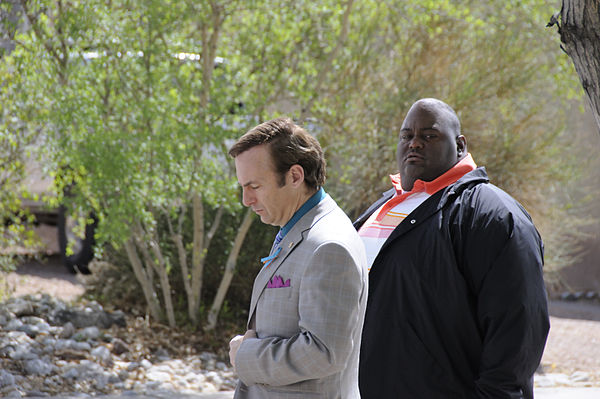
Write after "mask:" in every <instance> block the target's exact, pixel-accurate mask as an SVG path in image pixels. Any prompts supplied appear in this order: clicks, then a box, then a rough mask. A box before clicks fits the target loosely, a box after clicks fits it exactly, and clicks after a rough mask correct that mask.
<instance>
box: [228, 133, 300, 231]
mask: <svg viewBox="0 0 600 399" xmlns="http://www.w3.org/2000/svg"><path fill="white" fill-rule="evenodd" d="M235 170H236V174H237V178H238V183H239V184H240V186H242V203H243V204H244V206H248V207H251V208H252V210H253V211H254V212H255V213H256V214H257V215H259V216H260V220H261V221H262V222H263V223H265V224H271V225H273V226H279V227H283V226H284V225H285V224H286V223H287V222H288V221H289V220H290V218H291V217H292V215H293V214H294V212H295V210H296V209H295V208H294V206H295V202H294V198H295V196H294V188H293V187H292V186H291V185H290V184H288V176H287V174H286V176H285V177H286V181H285V184H284V185H283V186H279V181H280V180H279V176H278V175H277V173H276V172H275V166H274V165H273V160H272V158H271V153H270V151H269V148H268V147H267V144H262V145H258V146H256V147H252V148H250V149H249V150H247V151H244V152H242V153H241V154H239V155H238V156H237V157H235Z"/></svg>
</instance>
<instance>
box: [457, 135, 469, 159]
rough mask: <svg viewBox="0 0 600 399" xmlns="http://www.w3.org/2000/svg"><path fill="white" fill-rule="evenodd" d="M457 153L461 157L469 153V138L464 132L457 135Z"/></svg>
mask: <svg viewBox="0 0 600 399" xmlns="http://www.w3.org/2000/svg"><path fill="white" fill-rule="evenodd" d="M456 153H457V154H458V158H459V159H462V158H463V157H465V156H466V155H467V138H466V137H465V136H463V135H462V134H461V135H459V136H457V137H456Z"/></svg>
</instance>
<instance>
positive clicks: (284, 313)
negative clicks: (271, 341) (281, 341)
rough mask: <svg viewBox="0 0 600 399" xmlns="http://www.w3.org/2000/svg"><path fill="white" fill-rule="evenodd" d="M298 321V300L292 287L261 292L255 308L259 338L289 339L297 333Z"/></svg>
mask: <svg viewBox="0 0 600 399" xmlns="http://www.w3.org/2000/svg"><path fill="white" fill-rule="evenodd" d="M298 320H299V315H298V298H297V295H296V293H295V292H294V287H281V288H267V289H265V290H264V291H263V293H262V295H261V297H260V299H259V300H258V303H257V306H256V329H257V331H258V332H259V337H262V336H278V337H290V336H292V335H293V334H295V333H296V332H297V331H298ZM261 333H262V334H261Z"/></svg>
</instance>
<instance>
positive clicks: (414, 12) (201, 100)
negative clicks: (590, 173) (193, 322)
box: [0, 0, 579, 314]
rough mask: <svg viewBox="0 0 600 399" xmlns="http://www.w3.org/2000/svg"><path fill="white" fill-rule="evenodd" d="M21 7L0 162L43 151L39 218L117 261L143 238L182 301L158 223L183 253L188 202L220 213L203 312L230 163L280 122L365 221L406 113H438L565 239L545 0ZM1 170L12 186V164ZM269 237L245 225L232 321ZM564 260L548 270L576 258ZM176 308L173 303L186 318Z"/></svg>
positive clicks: (35, 0)
mask: <svg viewBox="0 0 600 399" xmlns="http://www.w3.org/2000/svg"><path fill="white" fill-rule="evenodd" d="M22 3H23V5H24V6H25V7H24V9H23V16H24V17H26V19H27V20H28V21H29V28H28V29H26V30H22V31H18V30H16V28H15V26H17V25H18V24H13V25H10V26H8V25H7V26H6V27H5V28H3V32H7V33H6V34H7V35H8V34H9V35H8V36H9V37H10V38H12V39H11V40H14V42H15V43H17V45H16V47H15V49H14V51H12V52H11V53H10V54H6V53H4V52H3V53H1V54H0V56H1V57H2V58H1V61H0V89H1V92H0V106H1V107H2V114H1V118H2V119H0V128H1V131H2V132H3V133H2V134H3V136H2V140H3V141H2V146H6V148H18V149H19V150H16V153H17V154H24V152H22V149H23V148H31V149H32V151H34V150H37V149H39V148H43V149H44V150H45V151H44V154H43V156H41V155H38V154H37V153H32V156H33V157H35V159H39V160H40V161H43V162H42V164H43V166H44V171H45V173H46V174H47V175H49V176H50V177H52V178H53V181H54V186H53V188H52V192H51V193H50V194H51V195H49V196H48V198H46V200H47V201H48V202H49V204H50V205H51V206H57V205H58V204H65V205H66V206H67V207H68V208H69V210H70V212H71V213H73V214H78V215H83V216H82V217H86V216H85V215H87V212H89V211H90V210H94V211H95V213H96V215H97V216H98V217H99V219H100V224H99V230H98V233H97V239H98V242H99V243H100V244H101V245H102V244H104V243H106V244H109V245H108V246H107V248H120V247H121V246H122V245H123V243H124V242H126V241H127V240H128V239H130V238H131V237H132V236H133V235H134V229H135V228H136V226H138V225H141V226H143V228H144V229H145V231H146V232H147V233H148V234H149V236H154V237H158V238H160V239H159V246H160V249H161V250H162V252H163V253H164V255H165V259H166V267H167V270H168V273H169V278H170V279H171V280H172V281H173V285H172V287H171V288H172V291H173V292H177V293H180V292H183V291H184V290H183V289H182V288H181V286H180V284H181V283H180V282H181V279H182V277H183V276H182V271H181V265H180V264H179V259H178V256H177V253H176V249H175V245H174V244H173V243H172V242H171V241H170V240H169V238H168V237H169V222H171V224H172V226H176V225H177V224H178V223H180V222H181V223H182V226H185V228H184V229H183V231H184V233H185V234H184V235H185V237H184V238H185V239H184V242H185V243H186V251H187V253H188V255H189V254H190V253H191V252H192V249H193V245H192V244H193V243H192V241H193V236H192V231H191V230H192V229H193V223H192V222H191V217H190V213H191V211H190V204H191V202H192V200H191V199H192V197H193V194H194V193H199V194H200V195H201V200H202V203H203V205H204V206H205V208H206V209H207V210H206V212H205V215H204V220H203V223H204V227H205V229H206V230H208V229H209V227H210V226H212V224H213V223H214V221H215V218H216V214H217V209H219V208H220V207H224V209H225V210H226V212H225V215H224V216H223V218H224V219H223V221H224V222H223V223H224V225H223V226H222V227H221V228H220V229H219V230H218V231H217V234H216V236H215V240H213V241H212V243H211V246H210V247H208V248H205V249H204V251H205V252H204V253H205V254H206V255H207V256H208V258H207V259H208V261H207V264H206V265H207V266H206V270H205V276H204V278H205V285H206V286H207V288H206V290H204V291H203V292H202V297H203V303H204V305H202V308H206V304H205V302H206V301H207V299H208V298H210V296H211V294H212V293H214V291H215V289H216V285H217V284H218V280H219V276H220V275H221V273H222V271H223V267H224V261H225V259H226V254H227V253H228V250H229V247H230V245H231V241H232V240H233V237H234V236H235V232H236V228H237V226H238V224H237V223H239V221H240V219H241V216H240V212H239V210H240V208H241V206H240V203H239V195H238V193H237V190H238V189H237V184H236V179H235V175H234V172H233V169H232V167H231V161H230V160H229V158H228V157H227V155H226V150H227V147H228V145H229V144H231V142H232V140H233V139H235V138H236V137H238V136H239V135H240V134H241V133H243V132H244V131H245V130H247V129H248V128H250V127H252V126H254V125H255V124H257V123H259V122H261V121H263V120H266V119H270V118H271V117H274V116H278V115H281V114H289V115H291V116H293V117H296V118H297V119H299V120H300V121H301V122H302V123H304V124H305V126H306V127H307V128H308V129H309V130H310V131H311V132H313V133H314V134H315V135H317V137H318V138H319V140H320V142H321V144H322V145H323V147H324V148H325V150H326V155H327V158H328V164H329V167H328V183H327V190H328V191H330V192H331V193H332V195H333V196H334V197H335V198H336V199H338V201H339V202H340V203H341V204H342V205H343V207H344V208H345V209H346V210H347V211H348V213H349V214H351V215H352V216H356V215H357V213H358V212H360V211H362V210H363V209H364V208H365V206H366V205H368V204H369V203H370V202H372V200H373V199H375V198H377V197H378V196H379V192H380V191H383V190H384V189H386V188H387V187H388V186H389V183H388V180H387V174H389V173H394V171H395V169H396V168H395V162H394V152H395V145H396V139H397V132H398V130H399V127H400V124H401V123H402V120H403V118H404V115H405V114H406V112H407V110H408V107H409V106H410V105H411V104H412V103H413V102H414V101H415V100H417V99H418V98H422V97H437V98H440V99H442V100H444V101H446V102H447V103H449V104H450V105H452V106H453V107H454V108H455V109H456V111H457V112H458V114H459V117H460V119H461V121H462V124H463V131H464V133H465V135H466V136H467V138H468V144H469V150H470V152H471V153H472V154H473V155H474V158H475V160H476V162H478V163H479V164H480V165H485V166H486V167H487V169H488V172H489V173H490V175H491V177H492V179H493V181H494V182H495V183H497V184H498V185H499V186H501V187H502V188H504V189H506V190H507V191H509V192H510V193H511V194H513V195H514V196H515V197H517V198H518V199H519V200H520V201H522V202H523V203H524V204H525V206H526V207H527V208H528V209H529V210H530V211H531V212H532V214H533V216H534V218H535V220H536V222H537V223H538V224H539V225H540V227H541V229H542V233H543V235H544V237H545V238H546V237H549V239H548V240H547V241H548V242H553V237H554V235H556V234H557V233H558V232H560V229H554V228H552V227H551V226H552V223H551V222H549V221H550V220H554V218H560V217H561V216H564V215H565V213H564V212H563V211H561V209H564V208H561V207H560V206H559V204H557V203H556V201H555V199H556V196H552V195H548V193H552V192H553V190H557V189H558V187H560V186H561V184H564V183H565V182H566V181H568V180H576V178H577V176H578V173H579V172H578V168H577V167H576V166H575V165H574V163H573V162H572V160H571V159H570V158H569V157H568V155H567V154H568V152H565V151H564V148H565V147H566V148H568V147H569V146H570V145H571V143H569V141H568V140H564V139H563V137H564V128H565V110H566V107H565V100H566V99H571V98H576V97H578V96H579V92H574V90H573V87H578V86H579V85H578V83H577V80H576V79H577V78H576V75H575V74H574V73H573V71H572V70H571V66H570V63H569V62H568V59H567V57H566V56H565V55H562V54H561V53H560V52H559V51H558V50H557V48H558V43H557V39H556V38H555V37H554V36H555V35H549V34H547V32H546V31H544V25H545V21H546V20H547V16H548V15H547V14H548V13H549V11H548V9H547V5H546V4H545V2H544V1H542V0H509V1H502V2H500V1H494V2H484V3H482V2H477V1H473V0H460V1H449V0H444V1H419V2H416V1H408V0H393V1H384V2H381V1H375V0H355V1H352V0H349V1H345V2H339V1H333V0H320V1H305V0H302V1H298V0H296V1H292V0H252V1H241V0H233V1H219V0H212V1H202V2H197V1H192V0H184V1H168V0H144V1H142V0H118V1H110V2H106V1H100V0H90V1H85V2H84V1H71V2H68V3H65V2H56V1H50V0H29V1H24V2H22ZM10 4H12V3H3V4H2V8H0V11H2V12H12V11H11V9H10ZM13 11H14V10H13ZM11 15H14V13H13V14H11ZM13 19H14V18H13ZM19 140H22V141H23V142H22V143H21V142H20V141H19ZM15 143H16V144H15ZM11 146H12V147H11ZM559 146H562V147H563V150H562V151H561V150H560V149H559ZM3 148H4V147H3ZM19 151H21V152H19ZM8 153H10V151H8V150H7V152H6V153H3V155H2V156H3V157H4V156H5V154H8ZM13 153H15V151H14V150H13ZM3 159H9V158H3ZM5 165H7V166H5ZM1 168H4V169H2V170H3V171H4V170H8V169H7V168H13V169H14V170H13V171H11V172H10V173H11V174H12V175H13V176H16V177H19V178H20V176H22V168H23V160H22V158H19V159H18V160H17V159H16V158H15V160H14V161H12V160H9V161H8V162H3V163H2V166H1ZM18 180H19V179H18V178H15V180H14V181H15V182H16V181H18ZM11 184H12V183H11ZM15 184H16V183H15ZM11 187H12V186H11ZM2 191H3V193H2V194H1V195H3V196H4V195H13V194H15V193H17V192H18V191H17V190H12V191H11V190H4V189H3V190H2ZM6 191H8V192H9V193H6ZM15 195H16V194H15ZM15 198H20V197H19V196H14V197H11V198H8V197H7V198H5V197H2V198H1V200H0V204H2V205H1V206H3V207H7V208H6V209H8V208H9V207H11V208H10V212H8V211H7V212H4V211H3V212H4V213H5V214H11V215H19V212H18V211H16V210H17V209H18V208H19V206H18V205H16V202H14V201H15V200H14V199H15ZM10 204H13V205H10ZM2 209H4V208H2ZM19 217H21V216H19ZM180 217H181V218H180ZM570 220H574V219H570ZM572 223H577V222H575V221H573V222H572ZM14 225H15V226H18V225H19V223H14ZM272 233H273V232H272V231H271V229H269V228H266V227H265V226H261V225H259V224H256V225H255V226H252V230H251V233H250V237H249V238H248V240H249V242H251V243H252V245H250V244H248V243H247V244H246V245H245V246H244V249H243V250H242V254H241V259H240V261H239V264H240V267H239V268H238V275H237V276H239V278H238V277H236V278H235V279H234V281H233V283H232V287H233V288H234V289H233V290H232V292H231V293H230V295H229V296H228V304H229V306H230V309H231V310H232V311H231V313H232V314H233V313H235V311H234V310H233V309H234V308H235V306H238V305H240V304H241V302H242V299H241V298H246V299H248V298H249V292H250V291H249V290H250V287H251V282H252V279H253V275H254V273H255V272H256V262H255V260H256V259H257V258H258V257H260V256H261V255H263V253H262V252H261V251H262V250H263V249H264V248H268V245H269V244H270V240H271V239H272ZM557 248H558V247H555V246H550V247H548V251H549V252H550V253H551V256H550V257H549V258H550V259H567V258H565V257H561V256H557V255H556V254H552V251H559V252H560V250H559V249H557ZM558 263H560V262H557V264H558ZM563 263H564V262H563ZM242 277H243V278H242ZM178 284H179V285H178ZM234 292H235V293H234ZM238 293H239V294H238ZM184 303H185V300H182V299H181V298H178V299H176V300H175V307H177V308H178V314H180V310H181V307H182V306H183V307H184ZM240 306H241V305H240Z"/></svg>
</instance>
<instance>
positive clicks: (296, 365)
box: [236, 242, 366, 386]
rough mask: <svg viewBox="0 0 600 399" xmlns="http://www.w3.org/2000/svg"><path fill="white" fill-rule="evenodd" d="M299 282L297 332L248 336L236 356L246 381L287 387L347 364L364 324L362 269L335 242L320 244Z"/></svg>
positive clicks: (348, 253)
mask: <svg viewBox="0 0 600 399" xmlns="http://www.w3.org/2000/svg"><path fill="white" fill-rule="evenodd" d="M306 261H307V262H308V265H307V267H306V270H305V272H304V275H303V276H302V280H301V282H300V284H301V286H300V297H299V303H298V312H299V331H298V333H297V334H295V335H293V336H291V337H289V338H282V337H275V336H273V337H259V338H257V339H246V340H245V341H244V342H243V343H242V345H241V346H240V348H239V351H238V353H237V356H236V371H237V374H238V376H239V378H240V380H242V381H243V382H244V383H245V384H246V385H252V384H267V385H271V386H281V385H289V384H293V383H296V382H300V381H304V380H308V379H313V378H323V377H325V376H327V375H330V374H333V373H336V372H339V371H340V370H341V369H342V368H343V367H345V365H346V362H347V360H348V358H349V356H350V355H351V353H352V350H353V348H355V347H356V345H360V342H354V341H353V339H352V337H353V331H354V330H355V329H357V328H360V327H361V326H360V324H361V323H360V310H361V306H360V300H361V296H362V295H366V292H364V286H363V276H362V273H364V271H363V270H361V267H360V266H359V265H357V263H356V260H355V259H354V258H353V257H352V255H351V253H350V252H349V251H348V250H347V249H346V248H344V247H343V246H342V245H340V244H339V243H336V242H326V243H323V244H321V245H320V246H318V247H317V249H316V250H315V251H314V252H313V253H312V255H311V256H310V258H309V259H307V260H306Z"/></svg>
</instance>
